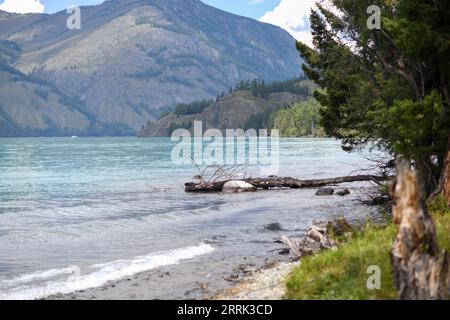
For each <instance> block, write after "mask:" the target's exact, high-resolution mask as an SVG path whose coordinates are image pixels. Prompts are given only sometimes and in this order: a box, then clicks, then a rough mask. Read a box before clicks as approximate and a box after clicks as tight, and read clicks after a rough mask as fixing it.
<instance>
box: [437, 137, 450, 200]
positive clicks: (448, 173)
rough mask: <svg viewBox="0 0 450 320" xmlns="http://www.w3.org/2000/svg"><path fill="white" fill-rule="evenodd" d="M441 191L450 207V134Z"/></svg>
mask: <svg viewBox="0 0 450 320" xmlns="http://www.w3.org/2000/svg"><path fill="white" fill-rule="evenodd" d="M439 191H440V192H441V193H442V195H443V196H444V197H445V198H446V199H447V202H448V204H449V205H450V134H449V136H448V147H447V151H446V153H445V158H444V166H443V168H442V173H441V178H440V181H439Z"/></svg>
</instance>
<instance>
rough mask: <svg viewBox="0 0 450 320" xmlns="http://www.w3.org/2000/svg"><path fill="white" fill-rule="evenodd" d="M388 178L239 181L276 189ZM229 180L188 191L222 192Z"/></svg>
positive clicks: (194, 186) (191, 186)
mask: <svg viewBox="0 0 450 320" xmlns="http://www.w3.org/2000/svg"><path fill="white" fill-rule="evenodd" d="M384 180H387V178H383V177H378V176H373V175H359V176H346V177H338V178H331V179H316V180H298V179H294V178H280V177H269V178H254V179H252V178H250V179H240V180H239V181H244V182H247V183H249V184H251V185H254V186H255V187H256V188H258V189H264V190H268V189H274V188H291V189H301V188H319V187H323V186H328V185H336V184H340V183H345V182H359V181H374V182H377V183H379V182H380V181H384ZM229 181H231V180H227V181H216V182H199V183H194V182H190V183H186V184H185V191H186V192H221V191H222V188H223V186H224V184H225V183H227V182H229Z"/></svg>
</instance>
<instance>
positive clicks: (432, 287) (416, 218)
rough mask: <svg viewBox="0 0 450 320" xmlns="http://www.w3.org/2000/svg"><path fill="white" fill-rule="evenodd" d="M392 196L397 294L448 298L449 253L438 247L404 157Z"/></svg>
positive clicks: (449, 276) (393, 247)
mask: <svg viewBox="0 0 450 320" xmlns="http://www.w3.org/2000/svg"><path fill="white" fill-rule="evenodd" d="M392 196H393V199H394V206H393V219H394V223H395V224H396V225H397V237H396V239H395V242H394V244H393V246H392V251H391V262H392V271H393V277H394V284H395V287H396V288H397V291H398V294H399V298H400V299H402V300H417V299H419V300H429V299H448V298H449V297H450V267H449V255H448V253H447V252H440V251H439V248H438V245H437V242H436V229H435V225H434V222H433V219H432V217H431V216H430V214H429V213H428V211H427V207H426V205H425V201H424V199H423V196H422V195H421V194H420V188H419V185H418V181H417V176H416V173H415V172H413V171H412V170H411V165H410V164H409V163H408V162H406V161H403V162H401V163H400V164H399V165H398V168H397V177H396V179H395V182H394V184H393V187H392Z"/></svg>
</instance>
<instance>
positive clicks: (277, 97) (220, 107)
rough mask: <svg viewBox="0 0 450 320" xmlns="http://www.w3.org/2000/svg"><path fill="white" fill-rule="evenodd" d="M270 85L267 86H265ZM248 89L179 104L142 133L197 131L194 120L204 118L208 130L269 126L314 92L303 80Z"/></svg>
mask: <svg viewBox="0 0 450 320" xmlns="http://www.w3.org/2000/svg"><path fill="white" fill-rule="evenodd" d="M263 88H267V86H265V87H263ZM256 91H257V90H253V92H252V91H251V90H250V89H248V88H244V89H243V90H237V91H234V92H232V93H231V94H229V95H228V96H225V97H222V98H219V99H217V101H216V102H210V103H204V102H197V103H193V104H191V105H184V104H183V105H179V106H178V107H177V108H176V110H175V111H174V112H171V113H169V114H167V115H165V116H163V117H162V118H161V119H160V120H158V121H150V122H149V123H148V124H147V126H146V127H145V128H144V129H143V130H141V132H140V133H139V136H140V137H169V136H170V135H171V134H172V132H173V131H174V130H176V129H179V128H184V129H187V130H190V131H191V132H192V130H193V123H194V121H201V122H202V125H203V129H204V130H208V129H212V128H214V129H219V130H221V131H223V132H225V130H226V129H237V128H241V129H244V130H247V129H250V128H252V129H256V130H259V129H265V128H269V127H270V125H271V124H270V123H271V120H272V116H273V115H274V114H275V113H276V111H278V110H280V109H282V108H285V107H290V106H292V105H294V104H296V103H298V102H301V101H305V100H306V99H307V98H308V97H309V96H310V94H311V91H310V89H309V87H308V84H305V82H300V83H299V84H298V85H296V87H295V90H291V91H292V92H288V91H279V92H267V93H257V92H256Z"/></svg>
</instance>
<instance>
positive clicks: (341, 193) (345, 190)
mask: <svg viewBox="0 0 450 320" xmlns="http://www.w3.org/2000/svg"><path fill="white" fill-rule="evenodd" d="M336 194H337V195H338V196H342V197H345V196H347V195H349V194H350V190H348V189H343V190H339V191H338V192H336Z"/></svg>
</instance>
